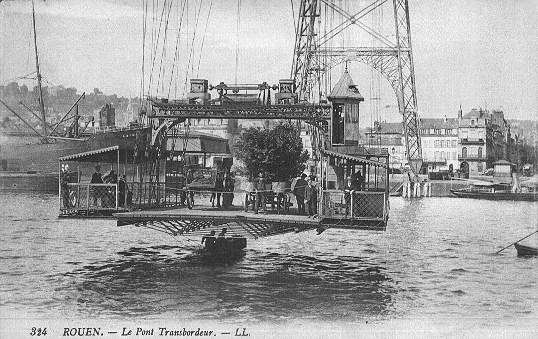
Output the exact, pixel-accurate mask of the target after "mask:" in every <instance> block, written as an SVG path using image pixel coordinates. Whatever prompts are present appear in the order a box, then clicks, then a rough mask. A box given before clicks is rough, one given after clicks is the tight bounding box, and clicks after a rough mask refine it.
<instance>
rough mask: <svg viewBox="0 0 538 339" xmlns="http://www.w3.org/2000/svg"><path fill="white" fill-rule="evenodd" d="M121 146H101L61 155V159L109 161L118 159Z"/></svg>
mask: <svg viewBox="0 0 538 339" xmlns="http://www.w3.org/2000/svg"><path fill="white" fill-rule="evenodd" d="M119 150H120V146H117V145H116V146H110V147H105V148H99V149H95V150H91V151H87V152H82V153H76V154H71V155H66V156H63V157H60V158H59V159H58V160H59V161H78V162H109V163H114V162H116V161H117V159H118V158H117V157H118V152H119Z"/></svg>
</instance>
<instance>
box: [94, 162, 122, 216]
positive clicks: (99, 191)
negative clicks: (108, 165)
mask: <svg viewBox="0 0 538 339" xmlns="http://www.w3.org/2000/svg"><path fill="white" fill-rule="evenodd" d="M90 184H118V206H120V207H121V206H124V205H125V193H126V191H127V182H126V180H125V174H123V175H121V176H120V178H119V181H118V175H117V174H116V172H115V171H114V169H111V170H110V172H108V174H106V175H104V176H103V175H102V174H101V166H99V165H97V166H95V172H94V173H93V174H92V178H91V180H90ZM90 193H91V195H92V199H93V206H95V207H97V206H98V202H99V200H100V201H101V207H116V201H115V200H116V199H115V198H116V192H115V190H113V189H112V188H111V187H107V186H104V187H100V186H95V187H91V188H90Z"/></svg>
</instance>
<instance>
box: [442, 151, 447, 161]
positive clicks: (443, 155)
mask: <svg viewBox="0 0 538 339" xmlns="http://www.w3.org/2000/svg"><path fill="white" fill-rule="evenodd" d="M441 160H446V156H445V151H441Z"/></svg>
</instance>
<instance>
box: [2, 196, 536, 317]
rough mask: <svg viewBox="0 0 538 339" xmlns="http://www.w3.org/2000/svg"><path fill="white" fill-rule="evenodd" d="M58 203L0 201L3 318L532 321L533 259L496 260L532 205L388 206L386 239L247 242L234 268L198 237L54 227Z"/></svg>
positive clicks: (297, 237) (93, 224)
mask: <svg viewBox="0 0 538 339" xmlns="http://www.w3.org/2000/svg"><path fill="white" fill-rule="evenodd" d="M57 203H58V202H57V197H56V196H53V195H40V194H7V193H2V194H1V195H0V206H1V211H2V213H1V216H0V237H1V239H2V241H1V243H0V258H1V262H2V265H1V266H0V279H1V284H0V316H1V317H2V318H11V317H13V318H47V319H66V318H67V319H77V318H83V319H86V318H102V319H131V320H132V319H146V320H149V321H151V320H152V319H184V320H189V319H191V320H196V319H198V320H199V319H204V320H209V321H211V320H219V321H241V322H256V321H265V322H293V321H312V322H318V321H322V322H331V321H345V322H351V323H352V322H364V321H370V322H374V323H381V324H383V323H386V322H387V323H388V322H390V321H397V320H402V321H405V320H409V319H411V320H412V319H430V320H433V321H439V322H443V321H446V322H449V321H454V320H455V319H456V320H458V319H460V320H466V321H471V322H472V323H474V324H477V325H478V326H488V324H491V323H492V322H494V323H495V324H497V325H499V324H500V325H501V326H502V324H507V325H508V324H512V323H514V322H516V323H517V322H521V321H522V320H521V319H525V321H532V322H534V323H535V324H536V321H537V319H538V316H537V309H536V305H537V299H538V297H537V295H538V288H537V286H536V285H537V284H536V282H537V275H536V266H537V263H538V262H537V260H538V259H537V258H520V257H517V256H516V252H515V249H514V248H513V247H512V248H509V249H507V250H506V251H504V252H503V253H502V254H501V255H494V254H493V253H494V252H495V251H496V250H498V249H500V248H501V247H502V246H503V245H506V244H509V243H510V242H513V241H515V240H517V239H518V238H521V237H523V236H524V235H526V234H528V233H530V232H532V231H533V230H536V229H537V227H538V225H537V222H538V221H537V220H538V204H536V203H532V202H496V201H485V200H466V199H457V198H427V199H420V200H411V201H406V200H403V199H401V198H391V212H390V213H391V214H390V216H391V217H390V220H389V225H388V227H387V231H386V232H368V231H360V232H358V231H355V232H354V231H344V230H328V231H326V232H324V233H323V234H321V235H319V236H318V235H316V234H315V232H313V231H312V232H306V233H300V234H288V235H280V236H275V237H271V238H266V239H260V240H255V241H254V240H252V241H249V244H248V248H247V251H246V254H245V255H244V257H242V258H239V259H237V260H234V261H233V262H221V263H213V262H209V261H208V260H206V259H204V258H203V257H201V256H199V255H198V254H197V249H198V248H199V245H198V242H199V239H185V238H179V239H176V238H173V237H171V236H168V235H165V234H160V233H157V232H154V231H151V230H147V229H144V228H136V227H131V226H126V227H116V226H115V222H114V221H109V220H59V219H58V218H57V217H56V215H57V210H56V209H57ZM526 242H527V244H531V245H532V244H533V245H537V240H536V238H529V239H528V240H527V241H526Z"/></svg>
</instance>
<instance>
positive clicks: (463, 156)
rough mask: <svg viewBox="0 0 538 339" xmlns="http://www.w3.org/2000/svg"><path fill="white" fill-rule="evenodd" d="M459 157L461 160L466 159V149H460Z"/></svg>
mask: <svg viewBox="0 0 538 339" xmlns="http://www.w3.org/2000/svg"><path fill="white" fill-rule="evenodd" d="M461 157H462V158H467V147H463V148H462V149H461Z"/></svg>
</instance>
